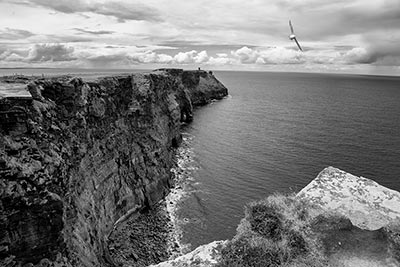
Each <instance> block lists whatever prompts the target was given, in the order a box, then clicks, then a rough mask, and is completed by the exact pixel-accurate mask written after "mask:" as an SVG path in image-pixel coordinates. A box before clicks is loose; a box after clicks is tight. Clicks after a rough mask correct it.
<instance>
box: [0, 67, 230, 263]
mask: <svg viewBox="0 0 400 267" xmlns="http://www.w3.org/2000/svg"><path fill="white" fill-rule="evenodd" d="M187 77H190V79H189V80H190V83H189V82H187V81H186V79H188V78H187ZM28 90H29V92H30V93H31V95H32V97H14V98H13V97H8V98H3V99H0V265H2V264H7V263H16V264H25V263H33V264H37V263H39V262H45V263H46V262H47V263H48V262H52V264H54V266H103V265H106V262H107V261H110V258H109V254H108V251H107V247H106V246H105V243H106V240H107V236H108V234H109V233H110V231H111V230H112V228H113V226H114V224H115V223H116V222H118V221H121V220H124V218H126V215H127V214H129V213H134V212H136V211H138V210H140V209H142V208H146V207H151V206H153V205H154V204H155V203H157V202H158V201H159V200H161V199H162V198H163V197H164V196H165V195H166V194H167V193H168V191H169V188H170V186H171V173H170V168H171V167H172V163H173V147H176V146H177V145H178V144H179V142H180V139H181V135H180V132H179V128H180V124H181V122H182V121H184V122H188V121H190V120H191V119H192V110H193V105H198V104H204V103H207V102H209V101H211V100H212V99H220V98H222V97H223V96H225V95H227V89H226V88H225V87H224V86H223V85H222V84H221V83H220V82H218V81H217V80H216V78H215V77H214V76H212V75H210V74H208V73H206V72H204V71H193V72H187V71H183V70H158V71H155V72H152V73H147V74H134V75H130V76H117V77H108V78H101V79H99V80H97V81H95V82H85V81H83V80H82V79H79V78H74V79H71V80H69V81H65V80H63V79H53V80H45V79H40V80H36V81H33V82H31V83H30V84H29V85H28Z"/></svg>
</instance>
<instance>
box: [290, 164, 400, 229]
mask: <svg viewBox="0 0 400 267" xmlns="http://www.w3.org/2000/svg"><path fill="white" fill-rule="evenodd" d="M298 197H301V198H306V199H308V200H310V202H311V203H313V204H315V205H317V206H319V207H321V208H322V210H324V211H329V212H337V213H339V214H341V215H344V216H345V217H347V218H349V219H350V220H351V222H352V223H353V225H355V226H357V227H359V228H361V229H365V230H377V229H379V228H381V227H385V226H387V225H389V224H391V223H392V222H396V221H397V222H398V221H399V220H400V193H399V192H397V191H394V190H391V189H389V188H386V187H384V186H381V185H379V184H378V183H376V182H374V181H372V180H370V179H367V178H363V177H357V176H354V175H352V174H350V173H346V172H344V171H341V170H339V169H336V168H333V167H328V168H325V169H324V170H323V171H322V172H321V173H320V174H319V175H318V176H317V178H315V179H314V180H313V181H312V182H311V183H310V184H308V185H307V186H306V187H305V188H303V189H302V190H301V191H300V192H299V193H298Z"/></svg>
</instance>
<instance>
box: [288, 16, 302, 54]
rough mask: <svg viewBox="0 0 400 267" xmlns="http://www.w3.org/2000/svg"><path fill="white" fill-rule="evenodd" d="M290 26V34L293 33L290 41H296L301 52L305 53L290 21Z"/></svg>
mask: <svg viewBox="0 0 400 267" xmlns="http://www.w3.org/2000/svg"><path fill="white" fill-rule="evenodd" d="M289 26H290V32H291V34H290V35H289V39H290V40H294V41H295V42H296V44H297V46H298V47H299V49H300V51H302V52H303V49H301V46H300V44H299V42H297V39H296V35H294V31H293V26H292V22H291V21H290V20H289Z"/></svg>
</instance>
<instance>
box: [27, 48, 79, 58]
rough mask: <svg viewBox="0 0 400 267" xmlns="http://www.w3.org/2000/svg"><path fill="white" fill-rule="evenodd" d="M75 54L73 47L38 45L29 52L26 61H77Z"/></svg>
mask: <svg viewBox="0 0 400 267" xmlns="http://www.w3.org/2000/svg"><path fill="white" fill-rule="evenodd" d="M73 52H74V48H73V47H66V46H64V45H61V44H54V45H52V44H37V45H35V46H34V47H33V48H32V49H31V50H30V51H29V55H28V57H27V59H26V60H27V61H29V62H46V61H53V62H54V61H71V60H75V59H76V57H74V56H73Z"/></svg>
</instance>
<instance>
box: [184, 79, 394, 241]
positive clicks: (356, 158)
mask: <svg viewBox="0 0 400 267" xmlns="http://www.w3.org/2000/svg"><path fill="white" fill-rule="evenodd" d="M215 75H216V76H217V78H218V79H219V80H220V81H221V82H222V83H224V84H225V85H226V87H227V88H228V90H229V94H230V97H228V98H226V99H224V100H222V101H218V102H214V103H212V104H211V105H208V106H205V107H202V108H200V109H197V110H196V112H195V116H194V121H193V123H191V124H190V125H188V126H186V127H185V129H184V132H185V136H186V137H187V138H186V142H187V144H188V146H189V147H191V149H192V152H193V153H192V157H193V160H194V161H193V164H194V167H197V170H195V171H193V172H192V173H191V177H189V184H188V185H187V188H186V190H187V191H188V195H187V196H186V198H184V200H183V201H182V202H181V204H180V208H179V210H178V215H179V218H180V219H181V221H182V222H186V223H184V225H183V240H182V241H183V243H190V244H192V248H195V247H196V246H198V245H201V244H204V243H208V242H210V241H213V240H220V239H227V238H231V237H232V236H233V235H234V233H235V230H236V226H237V225H238V223H239V221H240V219H241V218H242V217H243V214H244V213H243V207H244V205H245V204H246V203H248V202H251V201H254V200H259V199H262V198H265V197H266V196H268V195H269V194H271V193H273V192H277V191H279V192H297V191H299V190H300V189H301V188H303V187H304V186H305V185H306V184H308V183H309V182H310V181H311V180H312V179H313V178H315V177H316V176H317V175H318V173H319V172H320V171H321V170H322V169H323V168H325V167H327V166H334V167H337V168H340V169H342V170H345V171H347V172H350V173H352V174H354V175H357V176H364V177H367V178H371V179H374V180H376V181H377V182H378V183H380V184H382V185H384V186H387V187H389V188H392V189H395V190H399V191H400V78H398V77H378V76H361V75H330V74H300V73H262V72H216V73H215Z"/></svg>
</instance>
